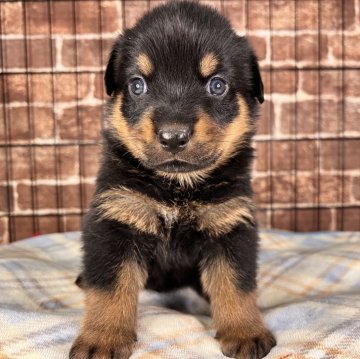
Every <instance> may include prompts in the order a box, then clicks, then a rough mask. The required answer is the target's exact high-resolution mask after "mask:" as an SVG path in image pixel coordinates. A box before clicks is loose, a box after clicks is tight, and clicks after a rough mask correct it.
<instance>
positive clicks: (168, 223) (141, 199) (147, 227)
mask: <svg viewBox="0 0 360 359" xmlns="http://www.w3.org/2000/svg"><path fill="white" fill-rule="evenodd" d="M97 202H98V205H97V207H98V208H99V209H100V213H101V216H103V217H105V218H108V219H112V220H115V221H118V222H120V223H124V224H127V225H128V226H130V227H133V228H134V229H136V230H138V231H140V232H142V233H144V234H150V235H153V236H155V237H158V238H160V239H162V240H170V239H171V237H172V236H173V235H174V234H176V231H177V230H181V232H183V233H186V232H187V231H188V230H191V231H194V230H195V231H200V232H206V233H208V234H209V235H212V236H219V235H221V234H224V233H227V232H229V231H230V230H231V229H232V228H233V227H234V226H236V225H238V224H239V223H240V222H243V223H252V222H253V216H252V205H251V200H250V199H249V198H246V197H243V196H235V197H231V198H228V199H224V200H223V201H221V202H216V203H213V202H202V201H194V200H191V199H178V198H176V196H174V200H173V201H171V202H164V201H159V200H157V199H155V198H152V197H150V196H148V195H145V194H143V193H139V192H136V191H133V190H130V189H128V188H125V187H120V188H117V189H110V190H107V191H105V192H103V193H102V194H100V195H99V197H98V201H97Z"/></svg>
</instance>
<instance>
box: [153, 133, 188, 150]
mask: <svg viewBox="0 0 360 359" xmlns="http://www.w3.org/2000/svg"><path fill="white" fill-rule="evenodd" d="M189 140H190V132H189V131H187V130H178V129H172V130H163V131H159V141H160V143H161V146H162V148H163V149H164V150H166V151H169V152H171V153H173V154H175V153H178V152H180V151H183V150H184V149H185V147H186V144H187V143H188V142H189Z"/></svg>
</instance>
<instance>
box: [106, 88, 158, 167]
mask: <svg viewBox="0 0 360 359" xmlns="http://www.w3.org/2000/svg"><path fill="white" fill-rule="evenodd" d="M121 105H122V95H118V96H117V97H116V99H115V102H114V107H113V113H112V118H111V124H112V127H113V128H114V130H115V132H116V134H117V136H118V137H119V139H120V141H121V142H122V143H123V144H124V145H125V146H126V148H127V149H128V150H129V151H130V152H131V153H132V154H133V156H135V157H136V158H138V159H142V160H144V159H145V156H144V153H143V149H142V146H143V145H144V144H149V143H151V142H152V141H153V138H154V136H155V130H154V125H153V122H152V119H151V116H152V113H153V110H152V108H151V107H150V108H149V109H148V110H147V111H145V112H144V114H143V115H142V117H141V119H140V120H139V122H138V123H137V124H136V125H134V126H133V127H132V126H130V125H129V124H128V122H127V121H126V119H125V118H124V116H123V114H122V112H121Z"/></svg>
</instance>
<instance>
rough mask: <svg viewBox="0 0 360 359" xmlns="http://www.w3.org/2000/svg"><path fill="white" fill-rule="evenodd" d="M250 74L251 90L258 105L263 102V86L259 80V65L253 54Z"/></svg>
mask: <svg viewBox="0 0 360 359" xmlns="http://www.w3.org/2000/svg"><path fill="white" fill-rule="evenodd" d="M251 74H252V90H253V96H254V97H256V98H257V100H258V101H259V102H260V103H263V102H264V85H263V82H262V80H261V76H260V70H259V64H258V61H257V58H256V56H255V55H254V54H252V55H251Z"/></svg>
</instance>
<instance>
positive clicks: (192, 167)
mask: <svg viewBox="0 0 360 359" xmlns="http://www.w3.org/2000/svg"><path fill="white" fill-rule="evenodd" d="M202 168H204V166H203V165H199V164H194V163H189V162H185V161H180V160H171V161H166V162H163V163H160V164H158V165H157V166H156V169H157V170H159V171H163V172H170V173H184V172H192V171H197V170H200V169H202Z"/></svg>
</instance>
